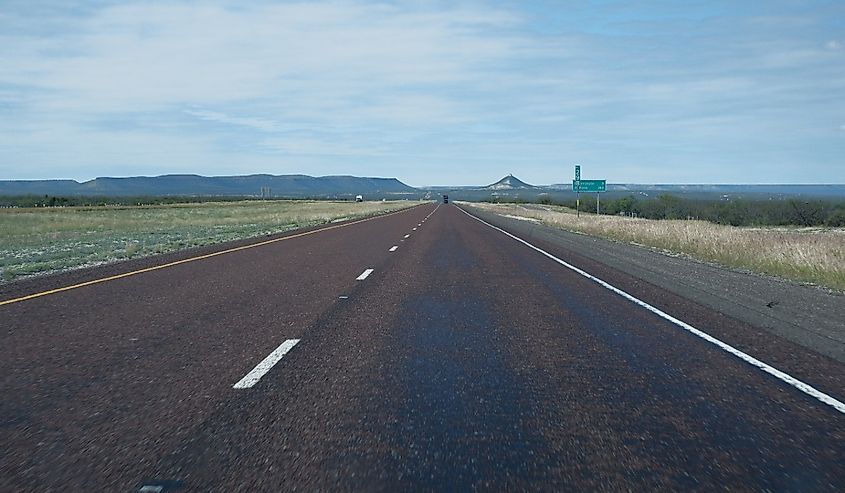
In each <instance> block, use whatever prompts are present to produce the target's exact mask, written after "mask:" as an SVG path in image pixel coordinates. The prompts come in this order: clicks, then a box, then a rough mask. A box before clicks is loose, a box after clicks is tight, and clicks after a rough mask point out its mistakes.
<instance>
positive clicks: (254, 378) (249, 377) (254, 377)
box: [232, 339, 299, 389]
mask: <svg viewBox="0 0 845 493" xmlns="http://www.w3.org/2000/svg"><path fill="white" fill-rule="evenodd" d="M297 343H299V339H288V340H286V341H285V342H283V343H281V344H280V345H279V347H277V348H276V349H275V350H274V351H273V352H272V353H270V354H269V355H268V356H267V357H266V358H264V359H263V360H262V361H261V363H258V364H257V365H255V368H253V369H252V371H251V372H249V373H247V374H246V375H245V376H244V377H243V378H242V379H240V380H239V381H238V383H236V384H235V385H233V386H232V388H233V389H248V388H250V387H252V386H253V385H255V384H256V383H258V381H259V380H261V377H263V376H264V375H265V374H266V373H267V372H268V371H270V368H273V366H275V364H276V363H278V362H279V360H280V359H282V357H283V356H284V355H286V354H287V353H288V351H290V350H291V349H292V348H293V347H294V346H296V345H297Z"/></svg>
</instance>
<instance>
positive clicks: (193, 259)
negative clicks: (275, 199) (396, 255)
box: [0, 206, 419, 306]
mask: <svg viewBox="0 0 845 493" xmlns="http://www.w3.org/2000/svg"><path fill="white" fill-rule="evenodd" d="M416 207H419V206H414V207H409V208H407V209H401V210H398V211H393V212H389V213H387V214H381V215H378V216H374V217H368V218H364V219H359V220H357V221H352V222H350V223H344V224H336V225H334V226H328V227H325V228H320V229H313V230H311V231H305V232H303V233H296V234H292V235H290V236H283V237H281V238H274V239H272V240H266V241H261V242H259V243H251V244H249V245H243V246H239V247H235V248H229V249H228V250H221V251H219V252H214V253H207V254H205V255H200V256H197V257H191V258H186V259H182V260H177V261H175V262H168V263H166V264H161V265H154V266H152V267H147V268H145V269H139V270H133V271H131V272H125V273H123V274H117V275H114V276H109V277H103V278H100V279H94V280H92V281H85V282H81V283H79V284H73V285H70V286H65V287H61V288H56V289H50V290H48V291H42V292H40V293H34V294H29V295H26V296H21V297H20V298H12V299H10V300H5V301H0V306H2V305H10V304H12V303H20V302H21V301H26V300H31V299H33V298H40V297H42V296H47V295H51V294H56V293H63V292H65V291H70V290H71V289H77V288H83V287H85V286H91V285H92V284H100V283H103V282H108V281H114V280H116V279H123V278H124V277H129V276H135V275H138V274H143V273H145V272H152V271H154V270H160V269H166V268H167V267H173V266H174V265H180V264H187V263H188V262H196V261H197V260H203V259H207V258H211V257H216V256H218V255H223V254H225V253H232V252H239V251H241V250H247V249H250V248H255V247H260V246H264V245H269V244H270V243H277V242H280V241H285V240H292V239H294V238H301V237H303V236H308V235H313V234H316V233H322V232H324V231H331V230H333V229H339V228H345V227H347V226H352V225H353V224H360V223H363V222H366V221H372V220H373V219H380V218H383V217H387V216H392V215H394V214H399V213H400V212H406V211H409V210H411V209H414V208H416Z"/></svg>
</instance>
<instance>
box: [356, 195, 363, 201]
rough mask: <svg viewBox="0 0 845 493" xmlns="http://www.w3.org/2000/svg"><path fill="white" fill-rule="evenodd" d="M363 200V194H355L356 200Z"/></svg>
mask: <svg viewBox="0 0 845 493" xmlns="http://www.w3.org/2000/svg"><path fill="white" fill-rule="evenodd" d="M363 201H364V196H363V195H356V196H355V202H363Z"/></svg>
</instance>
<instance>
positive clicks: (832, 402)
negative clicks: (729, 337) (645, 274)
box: [458, 207, 845, 414]
mask: <svg viewBox="0 0 845 493" xmlns="http://www.w3.org/2000/svg"><path fill="white" fill-rule="evenodd" d="M458 209H460V210H461V212H463V213H464V214H466V215H467V216H469V217H471V218H473V219H475V220H476V221H479V222H481V223H483V224H486V225H487V226H490V227H491V228H493V229H495V230H496V231H499V232H502V233H504V234H506V235H508V236H510V237H511V238H513V239H514V240H516V241H518V242H520V243H522V244H523V245H525V246H527V247H529V248H531V249H533V250H536V251H537V252H539V253H541V254H543V255H545V256H546V257H548V258H550V259H552V260H554V261H555V262H557V263H559V264H560V265H562V266H564V267H566V268H568V269H570V270H572V271H574V272H577V273H578V274H580V275H582V276H584V277H586V278H587V279H590V280H592V281H595V282H597V283H598V284H600V285H602V286H603V287H605V288H607V289H609V290H611V291H613V292H614V293H616V294H618V295H620V296H622V297H623V298H625V299H627V300H629V301H632V302H633V303H636V304H637V305H639V306H641V307H643V308H645V309H646V310H648V311H650V312H652V313H654V314H656V315H658V316H660V317H662V318H664V319H666V320H668V321H670V322H672V323H673V324H675V325H677V326H679V327H681V328H682V329H684V330H686V331H688V332H691V333H692V334H695V335H696V336H698V337H700V338H702V339H704V340H705V341H707V342H709V343H711V344H714V345H716V346H718V347H719V348H721V349H723V350H725V351H727V352H728V353H730V354H732V355H734V356H736V357H737V358H739V359H741V360H743V361H745V362H746V363H748V364H750V365H752V366H755V367H757V368H759V369H760V370H762V371H764V372H766V373H768V374H769V375H772V376H773V377H775V378H777V379H778V380H781V381H783V382H785V383H787V384H789V385H791V386H793V387H795V388H796V389H798V390H800V391H801V392H804V393H805V394H807V395H809V396H811V397H814V398H816V399H818V400H819V401H821V402H823V403H825V404H827V405H828V406H830V407H832V408H834V409H836V410H837V411H839V412H840V413H843V414H845V403H843V402H841V401H839V400H837V399H835V398H833V397H831V396H829V395H827V394H825V393H824V392H822V391H820V390H818V389H816V388H815V387H813V386H811V385H809V384H807V383H804V382H802V381H801V380H798V379H797V378H795V377H793V376H792V375H789V374H787V373H784V372H782V371H780V370H778V369H777V368H775V367H773V366H771V365H769V364H766V363H764V362H762V361H760V360H758V359H757V358H755V357H753V356H751V355H749V354H746V353H744V352H742V351H740V350H739V349H736V348H735V347H733V346H731V345H730V344H727V343H725V342H722V341H721V340H719V339H716V338H715V337H713V336H711V335H710V334H708V333H706V332H703V331H701V330H699V329H696V328H695V327H693V326H692V325H690V324H688V323H686V322H684V321H682V320H678V319H677V318H675V317H673V316H672V315H669V314H668V313H666V312H664V311H662V310H660V309H659V308H655V307H653V306H651V305H649V304H648V303H646V302H645V301H642V300H640V299H638V298H636V297H634V296H633V295H630V294H628V293H626V292H625V291H622V290H621V289H619V288H617V287H616V286H613V285H611V284H608V283H606V282H605V281H602V280H601V279H599V278H598V277H595V276H593V275H592V274H589V273H587V272H585V271H583V270H581V269H579V268H578V267H575V266H574V265H572V264H569V263H567V262H565V261H563V260H561V259H559V258H557V257H555V256H554V255H552V254H551V253H549V252H547V251H545V250H543V249H541V248H538V247H536V246H534V245H532V244H531V243H528V242H527V241H525V240H523V239H522V238H519V237H518V236H515V235H512V234H511V233H508V232H507V231H505V230H504V229H502V228H499V227H496V226H493V225H492V224H490V223H488V222H487V221H485V220H483V219H481V218H478V217H476V216H473V215H472V214H470V213H469V212H467V211H465V210H463V209H462V208H460V207H458Z"/></svg>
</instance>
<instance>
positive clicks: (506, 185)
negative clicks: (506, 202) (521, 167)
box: [483, 175, 537, 190]
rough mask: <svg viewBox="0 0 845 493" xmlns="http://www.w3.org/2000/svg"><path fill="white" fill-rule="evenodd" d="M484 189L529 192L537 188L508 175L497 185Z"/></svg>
mask: <svg viewBox="0 0 845 493" xmlns="http://www.w3.org/2000/svg"><path fill="white" fill-rule="evenodd" d="M483 188H484V189H485V190H528V189H532V188H537V187H535V186H534V185H529V184H527V183H525V182H524V181H522V180H520V179H519V178H517V177H515V176H513V175H508V176H506V177H504V178H502V179H501V180H499V181H497V182H496V183H493V184H492V185H487V186H486V187H483Z"/></svg>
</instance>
